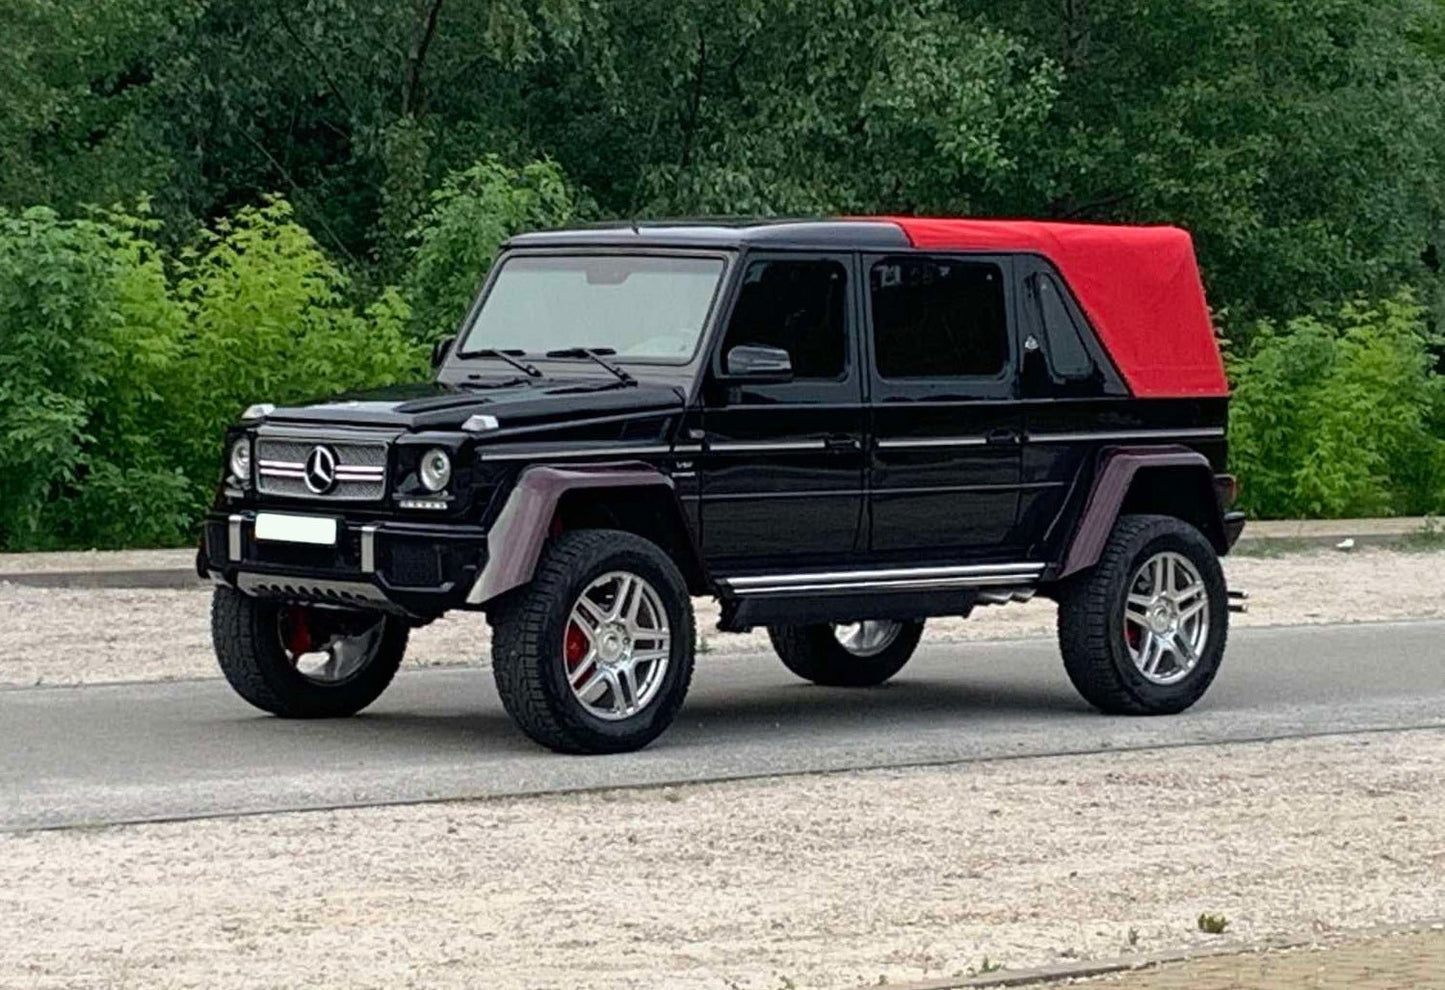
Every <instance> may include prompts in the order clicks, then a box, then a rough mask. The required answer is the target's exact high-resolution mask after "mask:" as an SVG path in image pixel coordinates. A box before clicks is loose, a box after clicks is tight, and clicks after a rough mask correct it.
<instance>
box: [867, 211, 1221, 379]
mask: <svg viewBox="0 0 1445 990" xmlns="http://www.w3.org/2000/svg"><path fill="white" fill-rule="evenodd" d="M881 219H886V220H889V221H891V222H893V223H896V224H898V226H899V227H901V228H902V229H903V233H904V235H905V236H907V238H908V240H909V242H910V243H911V244H912V245H913V246H914V247H916V248H920V249H923V250H930V249H932V250H950V251H1033V252H1037V253H1038V254H1041V255H1043V256H1044V257H1045V258H1048V259H1049V260H1050V261H1052V262H1053V263H1054V265H1055V267H1057V268H1058V269H1059V271H1060V273H1062V274H1063V276H1064V278H1065V279H1066V280H1067V281H1068V283H1069V286H1070V287H1071V288H1072V289H1073V291H1074V295H1075V297H1077V299H1078V300H1079V304H1080V305H1081V306H1082V307H1083V308H1084V312H1085V313H1086V314H1088V317H1089V320H1090V322H1091V323H1093V325H1094V329H1095V330H1096V331H1098V334H1099V338H1100V340H1101V341H1102V342H1103V344H1104V346H1105V347H1106V348H1108V351H1109V354H1110V355H1111V356H1112V357H1113V359H1114V363H1115V364H1117V365H1118V367H1119V371H1120V373H1121V374H1123V376H1124V380H1125V381H1126V382H1128V384H1129V387H1130V388H1131V389H1132V390H1133V392H1134V394H1135V395H1138V396H1141V397H1146V398H1181V397H1187V396H1223V395H1228V394H1229V385H1228V383H1227V382H1226V381H1225V378H1224V363H1223V362H1222V361H1221V360H1220V357H1219V346H1218V344H1217V343H1216V342H1215V340H1214V326H1213V324H1212V322H1211V321H1210V319H1209V308H1208V306H1207V305H1206V304H1205V302H1204V285H1203V283H1202V282H1201V281H1200V279H1199V265H1198V263H1197V262H1196V261H1195V260H1194V245H1193V243H1192V241H1191V240H1190V238H1189V234H1188V233H1187V232H1185V231H1183V230H1180V229H1179V228H1177V227H1122V226H1108V225H1104V224H1074V223H1042V222H1039V221H1033V220H937V219H927V218H923V217H885V218H881Z"/></svg>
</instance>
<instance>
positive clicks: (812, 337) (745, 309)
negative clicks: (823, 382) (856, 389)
mask: <svg viewBox="0 0 1445 990" xmlns="http://www.w3.org/2000/svg"><path fill="white" fill-rule="evenodd" d="M847 300H848V273H847V271H846V270H845V269H844V268H843V266H842V265H841V264H839V263H838V262H836V261H823V260H810V261H754V262H752V263H751V264H749V265H748V267H747V271H746V272H744V273H743V284H742V289H741V291H740V292H739V293H738V301H737V305H736V306H735V307H734V308H733V314H732V319H731V320H729V321H728V331H727V335H726V337H725V338H724V340H723V353H724V354H726V353H727V352H728V351H729V350H730V349H732V348H734V347H737V346H739V345H742V344H752V345H760V346H763V347H779V348H782V349H783V350H785V351H787V352H788V355H789V357H791V358H792V362H793V377H794V378H795V379H796V378H833V379H836V378H839V377H841V376H842V374H843V368H844V366H845V355H846V353H847V346H846V345H847Z"/></svg>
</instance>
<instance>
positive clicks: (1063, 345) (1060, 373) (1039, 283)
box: [1031, 274, 1094, 378]
mask: <svg viewBox="0 0 1445 990" xmlns="http://www.w3.org/2000/svg"><path fill="white" fill-rule="evenodd" d="M1031 281H1032V282H1033V293H1032V294H1033V296H1034V299H1035V301H1036V302H1037V305H1038V310H1039V324H1040V325H1041V326H1042V327H1043V328H1044V338H1045V340H1046V341H1047V348H1046V351H1045V353H1046V354H1047V355H1048V359H1049V370H1050V371H1051V372H1053V374H1054V375H1055V376H1056V377H1059V378H1087V377H1088V376H1089V375H1090V374H1091V373H1092V372H1093V370H1094V362H1093V360H1092V359H1091V358H1090V357H1089V351H1088V348H1087V347H1085V346H1084V337H1083V333H1082V331H1081V330H1080V328H1079V325H1078V323H1076V322H1075V321H1074V316H1073V314H1072V313H1070V312H1069V307H1068V306H1067V304H1065V302H1064V292H1063V289H1062V288H1061V287H1060V286H1059V283H1058V282H1056V281H1055V280H1054V278H1053V276H1052V275H1044V274H1037V275H1034V276H1032V278H1031Z"/></svg>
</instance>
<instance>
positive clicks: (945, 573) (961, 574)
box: [718, 563, 1044, 592]
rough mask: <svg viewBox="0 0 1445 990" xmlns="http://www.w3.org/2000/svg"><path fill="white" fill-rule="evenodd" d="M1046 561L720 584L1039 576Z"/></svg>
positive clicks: (759, 577)
mask: <svg viewBox="0 0 1445 990" xmlns="http://www.w3.org/2000/svg"><path fill="white" fill-rule="evenodd" d="M1043 570H1044V565H1043V564H1037V563H1026V564H964V565H960V566H957V567H895V568H888V569H884V570H873V571H825V572H821V573H816V574H748V575H744V576H742V577H731V578H720V579H719V580H718V583H719V584H722V585H724V586H726V587H728V588H731V589H733V590H736V591H739V592H741V591H742V590H743V589H744V588H782V587H797V586H803V585H817V584H844V585H854V584H874V583H878V582H884V581H913V580H952V579H976V578H986V579H992V578H1023V579H1028V578H1032V577H1037V576H1038V575H1040V574H1042V573H1043Z"/></svg>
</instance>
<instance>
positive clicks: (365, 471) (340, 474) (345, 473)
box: [258, 461, 386, 481]
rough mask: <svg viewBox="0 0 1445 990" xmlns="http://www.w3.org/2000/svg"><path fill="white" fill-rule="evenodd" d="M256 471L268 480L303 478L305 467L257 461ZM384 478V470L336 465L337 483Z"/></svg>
mask: <svg viewBox="0 0 1445 990" xmlns="http://www.w3.org/2000/svg"><path fill="white" fill-rule="evenodd" d="M258 465H259V467H258V470H259V471H260V472H261V473H262V474H264V475H266V476H267V477H268V478H290V477H305V476H306V465H305V464H304V463H301V462H300V461H259V462H258ZM384 477H386V468H384V467H381V466H379V465H371V464H338V465H336V480H337V481H375V480H377V479H378V478H384Z"/></svg>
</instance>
